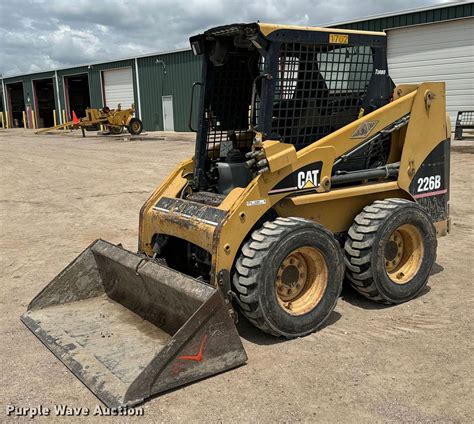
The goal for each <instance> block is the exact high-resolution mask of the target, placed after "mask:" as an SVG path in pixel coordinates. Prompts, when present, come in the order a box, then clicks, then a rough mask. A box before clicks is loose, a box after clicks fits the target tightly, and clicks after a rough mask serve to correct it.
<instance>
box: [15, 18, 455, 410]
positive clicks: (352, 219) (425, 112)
mask: <svg viewBox="0 0 474 424" xmlns="http://www.w3.org/2000/svg"><path fill="white" fill-rule="evenodd" d="M190 42H191V47H192V50H193V52H194V53H195V54H196V55H201V56H202V62H203V71H202V80H201V81H200V82H198V83H196V84H194V86H193V91H195V90H197V88H198V87H199V93H200V103H199V105H200V106H199V113H198V124H197V135H196V150H195V155H194V156H193V157H192V158H190V159H188V160H186V161H184V162H183V163H181V164H179V165H178V166H177V167H176V168H175V169H174V170H173V171H172V172H171V173H170V175H169V176H168V177H167V178H166V180H165V181H164V182H163V183H162V184H161V185H160V186H159V187H158V188H157V189H156V190H155V191H154V193H153V194H152V195H151V196H150V198H149V199H148V200H147V201H146V203H145V204H144V205H143V207H142V208H141V211H140V222H139V237H138V240H139V242H138V252H137V253H132V252H129V251H126V250H124V249H123V248H122V247H120V246H114V245H111V244H109V243H107V242H105V241H102V240H98V241H96V242H94V243H93V244H92V245H91V246H89V247H88V248H87V249H86V250H85V251H84V252H83V253H82V254H81V255H80V256H79V257H78V258H77V259H76V260H75V261H74V262H73V263H72V264H70V265H69V266H68V267H67V268H66V269H65V270H64V271H62V272H61V273H60V274H59V275H58V276H57V277H56V278H55V279H54V280H53V281H52V282H51V283H50V284H49V285H48V286H46V288H45V289H44V290H43V291H42V292H41V293H40V294H38V296H37V297H36V298H35V299H34V300H33V301H32V302H31V304H30V305H29V306H28V310H27V312H26V313H25V314H24V315H23V316H22V320H23V322H24V323H25V324H26V325H27V326H28V327H29V328H30V329H31V330H32V331H33V332H34V333H35V335H36V336H37V337H38V338H39V339H40V340H41V341H42V342H43V343H44V344H45V345H46V346H47V347H48V348H49V349H51V351H52V352H53V353H54V354H55V355H56V356H57V357H58V358H59V359H60V360H61V361H63V362H64V363H65V364H66V366H67V367H69V369H70V370H71V371H72V372H73V373H74V374H75V375H76V376H77V377H78V378H80V379H81V380H82V381H83V382H84V384H86V385H87V386H88V387H89V388H90V389H91V390H92V391H93V392H94V393H95V394H96V395H97V396H98V397H99V398H100V399H101V400H102V401H103V402H105V403H106V404H107V405H109V406H123V405H132V404H136V403H139V402H141V401H143V400H144V399H146V398H148V397H149V396H151V395H153V394H155V393H159V392H161V391H164V390H167V389H169V388H172V387H176V386H180V385H182V384H185V383H189V382H191V381H194V380H198V379H200V378H203V377H205V376H209V375H211V374H215V373H217V372H220V371H224V370H227V369H229V368H232V367H235V366H238V365H241V364H243V363H244V362H245V361H246V354H245V352H244V349H243V347H242V344H241V341H240V338H239V337H238V333H237V331H236V328H235V326H234V320H235V319H236V317H237V314H238V313H240V314H241V315H242V316H245V317H246V318H247V319H248V320H249V321H250V322H251V323H253V324H254V325H255V326H257V327H258V328H260V329H261V330H263V331H265V332H267V333H270V334H273V335H275V336H283V337H286V338H293V337H300V336H305V335H307V334H309V333H311V332H313V331H315V330H317V329H318V328H320V327H321V325H323V323H324V322H325V321H326V320H327V319H328V317H329V316H330V314H331V313H332V311H333V309H334V307H335V305H336V302H337V300H338V297H339V294H340V292H341V288H342V284H343V280H344V279H346V281H347V282H348V284H350V285H351V286H352V287H353V288H354V289H355V290H356V291H357V292H359V293H360V294H361V295H363V296H365V297H367V298H369V299H372V300H374V301H377V302H383V303H394V304H397V303H402V302H406V301H408V300H410V299H412V298H413V297H415V296H418V295H419V294H420V293H422V292H423V290H424V288H425V285H426V283H427V280H428V277H429V275H430V271H431V269H432V266H433V264H434V261H435V257H436V248H437V236H443V235H446V234H447V233H448V231H449V216H448V211H449V208H448V200H449V152H450V131H451V130H450V128H451V127H450V124H449V120H448V119H447V115H446V110H445V86H444V83H442V82H429V83H419V84H418V83H417V84H403V85H399V86H394V84H393V82H392V80H391V79H390V77H389V73H388V69H387V59H386V47H387V42H386V36H385V33H379V32H364V31H349V30H338V29H327V28H309V27H297V26H284V25H271V24H264V23H254V24H235V25H228V26H223V27H218V28H213V29H210V30H208V31H206V32H205V33H204V34H200V35H197V36H195V37H192V38H191V39H190ZM193 94H195V93H193ZM191 97H192V96H191ZM190 122H191V120H190ZM236 395H237V394H236Z"/></svg>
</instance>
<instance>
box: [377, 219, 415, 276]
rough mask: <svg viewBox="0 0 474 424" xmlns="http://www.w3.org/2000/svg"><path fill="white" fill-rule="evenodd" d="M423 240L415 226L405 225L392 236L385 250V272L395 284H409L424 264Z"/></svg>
mask: <svg viewBox="0 0 474 424" xmlns="http://www.w3.org/2000/svg"><path fill="white" fill-rule="evenodd" d="M423 252H424V247H423V239H422V237H421V233H420V231H419V230H418V228H416V227H415V226H414V225H411V224H405V225H402V226H400V227H398V228H397V229H396V230H395V231H394V232H393V233H392V234H390V237H389V239H388V240H387V243H386V244H385V249H384V261H385V270H386V272H387V275H388V277H389V278H390V280H392V281H393V282H394V283H395V284H406V283H408V282H409V281H410V280H411V279H412V278H413V277H414V276H415V275H416V273H417V272H418V271H419V269H420V267H421V264H422V262H423Z"/></svg>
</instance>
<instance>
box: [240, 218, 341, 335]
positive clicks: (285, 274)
mask: <svg viewBox="0 0 474 424" xmlns="http://www.w3.org/2000/svg"><path fill="white" fill-rule="evenodd" d="M343 277H344V263H343V255H342V252H341V249H340V247H339V244H338V243H337V241H336V240H335V239H334V236H333V234H332V233H331V232H329V231H328V230H326V229H325V228H324V227H322V226H321V225H319V224H316V223H315V222H313V221H310V220H306V219H302V218H277V219H276V220H274V221H268V222H265V223H264V224H263V226H262V228H260V229H258V230H256V231H254V232H253V233H252V235H251V238H250V239H249V240H248V241H247V242H246V243H245V244H244V246H243V247H242V252H241V255H240V256H239V258H238V259H237V262H236V266H235V273H234V275H233V286H234V291H235V293H236V297H237V303H238V305H239V309H240V310H241V312H242V314H243V315H245V317H246V318H247V319H248V320H249V321H250V322H251V323H252V324H254V325H255V326H256V327H258V328H260V329H261V330H263V331H265V332H267V333H270V334H273V335H275V336H284V337H287V338H293V337H299V336H304V335H306V334H309V333H311V332H313V331H315V330H317V329H318V328H319V327H320V326H321V325H322V324H323V323H324V322H325V321H326V319H327V318H328V317H329V315H330V314H331V312H332V311H333V309H334V307H335V306H336V302H337V299H338V297H339V295H340V292H341V288H342V281H343Z"/></svg>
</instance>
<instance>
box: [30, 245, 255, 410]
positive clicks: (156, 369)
mask: <svg viewBox="0 0 474 424" xmlns="http://www.w3.org/2000/svg"><path fill="white" fill-rule="evenodd" d="M21 320H22V321H23V322H24V323H25V325H26V326H27V327H28V328H29V329H30V330H31V331H32V332H33V333H34V334H35V335H36V337H38V338H39V339H40V340H41V341H42V342H43V343H44V344H45V345H46V347H47V348H48V349H50V350H51V352H53V353H54V355H56V357H57V358H58V359H60V360H61V361H62V362H63V363H64V364H65V365H66V366H67V367H68V368H69V369H70V370H71V371H72V372H73V373H74V374H75V375H76V377H78V378H79V379H80V380H81V381H82V382H83V383H84V384H85V385H86V386H87V387H88V388H89V389H90V390H91V391H92V392H93V393H94V394H95V395H96V396H97V397H98V398H99V399H100V400H101V401H102V402H104V403H105V404H106V405H107V406H108V407H111V408H119V407H124V406H131V405H135V404H137V403H140V402H142V401H143V400H144V399H146V398H148V397H150V396H152V395H154V394H156V393H159V392H162V391H165V390H168V389H171V388H174V387H177V386H181V385H183V384H186V383H190V382H192V381H195V380H198V379H201V378H204V377H207V376H210V375H213V374H216V373H219V372H222V371H225V370H228V369H230V368H233V367H236V366H238V365H241V364H243V363H244V362H245V361H246V359H247V355H246V354H245V351H244V348H243V346H242V342H241V340H240V338H239V335H238V333H237V330H236V328H235V325H234V322H233V320H232V319H231V317H230V315H229V311H228V305H227V304H226V302H225V301H224V298H223V296H222V294H221V293H220V290H219V289H216V288H213V287H211V286H210V285H207V284H205V283H202V282H200V281H197V280H195V279H193V278H191V277H188V276H186V275H184V274H181V273H179V272H177V271H174V270H172V269H169V268H167V267H165V266H162V265H159V264H157V263H156V262H154V261H149V260H146V259H144V258H142V257H141V256H139V255H136V254H134V253H131V252H129V251H127V250H125V249H123V248H121V247H119V246H115V245H112V244H110V243H108V242H105V241H103V240H97V241H95V242H94V243H92V244H91V245H90V246H89V247H88V248H87V249H86V250H85V251H84V252H82V253H81V254H80V255H79V256H78V257H77V258H76V259H75V260H74V261H73V262H72V263H71V264H70V265H69V266H68V267H67V268H65V269H64V270H63V271H62V272H61V273H60V274H59V275H58V276H57V277H56V278H54V280H53V281H51V283H49V284H48V285H47V286H46V287H45V288H44V289H43V290H42V291H41V292H40V293H39V294H38V295H37V296H36V297H35V298H34V299H33V300H32V302H31V303H30V304H29V306H28V309H27V311H26V313H25V314H24V315H23V316H22V317H21Z"/></svg>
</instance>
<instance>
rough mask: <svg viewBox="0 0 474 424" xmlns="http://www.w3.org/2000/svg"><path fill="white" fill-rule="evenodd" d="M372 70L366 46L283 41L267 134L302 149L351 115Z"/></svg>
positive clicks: (354, 113) (364, 92)
mask: <svg viewBox="0 0 474 424" xmlns="http://www.w3.org/2000/svg"><path fill="white" fill-rule="evenodd" d="M373 72H374V65H373V51H372V49H371V47H370V46H350V45H344V46H335V45H318V44H303V43H282V44H281V47H280V50H279V58H278V75H277V80H276V87H275V92H274V104H273V114H272V122H271V131H272V137H279V138H280V139H281V141H283V142H285V143H291V144H293V145H295V147H296V148H297V149H301V148H302V147H305V146H307V145H309V144H311V143H313V142H314V141H316V140H318V139H320V138H322V137H324V136H326V135H328V134H330V133H332V132H334V131H335V130H337V129H339V128H341V127H343V126H345V125H347V124H348V123H350V122H351V121H354V120H355V119H357V116H358V113H359V109H360V106H361V103H362V99H363V96H364V95H365V94H366V93H367V87H368V84H369V81H370V79H371V77H372V75H373Z"/></svg>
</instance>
